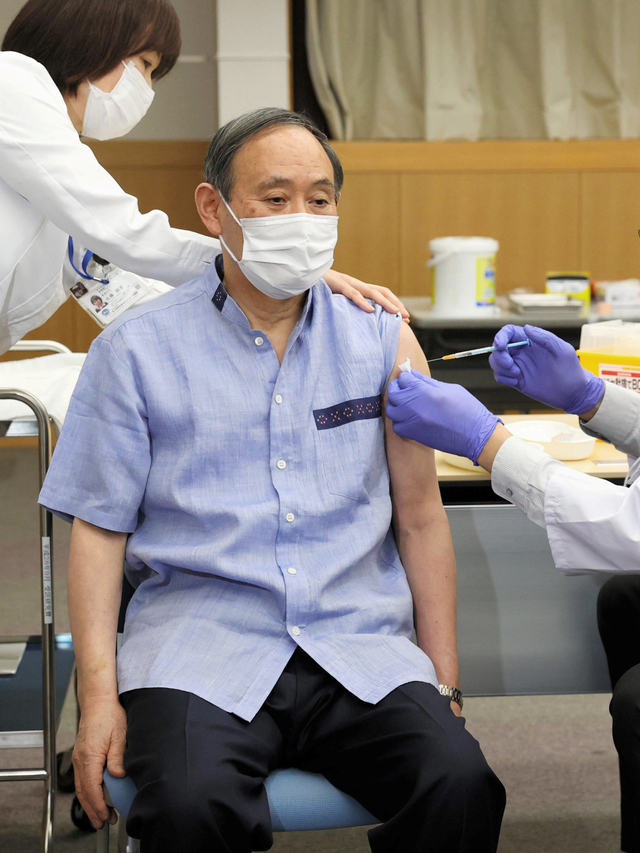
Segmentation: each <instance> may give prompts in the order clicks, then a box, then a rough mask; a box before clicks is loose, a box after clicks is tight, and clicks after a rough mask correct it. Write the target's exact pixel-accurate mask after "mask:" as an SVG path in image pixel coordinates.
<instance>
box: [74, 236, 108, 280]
mask: <svg viewBox="0 0 640 853" xmlns="http://www.w3.org/2000/svg"><path fill="white" fill-rule="evenodd" d="M68 250H69V263H70V264H71V266H72V267H73V268H74V270H75V271H76V272H77V273H78V275H79V276H80V278H83V279H85V281H99V282H100V284H109V279H107V278H96V277H95V276H94V275H89V273H88V272H87V267H88V266H89V261H90V260H91V258H92V257H93V252H90V251H87V252H85V253H84V258H83V259H82V269H81V270H79V269H78V267H77V266H76V265H75V264H74V262H73V254H74V249H73V237H71V236H70V237H69V244H68Z"/></svg>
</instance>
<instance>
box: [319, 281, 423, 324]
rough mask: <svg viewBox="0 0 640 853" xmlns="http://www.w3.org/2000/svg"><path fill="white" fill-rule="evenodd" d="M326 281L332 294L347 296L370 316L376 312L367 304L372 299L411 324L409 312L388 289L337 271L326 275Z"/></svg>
mask: <svg viewBox="0 0 640 853" xmlns="http://www.w3.org/2000/svg"><path fill="white" fill-rule="evenodd" d="M324 280H325V281H326V282H327V284H328V285H329V287H330V288H331V292H332V293H340V294H341V295H342V296H346V297H347V299H350V300H351V301H352V302H353V303H354V304H355V305H357V306H358V308H362V310H363V311H366V312H367V313H368V314H372V313H373V312H374V311H375V310H376V309H375V308H374V307H373V305H369V303H368V302H367V299H372V300H373V301H374V302H377V303H378V305H380V306H381V307H382V308H384V310H385V311H387V312H388V313H389V314H402V318H403V320H404V321H405V323H408V322H409V312H408V311H407V309H406V308H405V307H404V305H403V304H402V302H401V301H400V300H399V299H398V297H397V296H396V295H395V294H394V293H392V291H391V290H389V288H388V287H381V286H380V285H378V284H367V283H366V282H364V281H360V279H358V278H353V276H351V275H347V274H346V273H342V272H336V271H335V270H329V272H328V273H325V275H324Z"/></svg>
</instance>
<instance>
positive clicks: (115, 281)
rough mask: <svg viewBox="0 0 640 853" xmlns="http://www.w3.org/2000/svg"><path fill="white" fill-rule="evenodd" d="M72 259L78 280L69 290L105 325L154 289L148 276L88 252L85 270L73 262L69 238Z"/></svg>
mask: <svg viewBox="0 0 640 853" xmlns="http://www.w3.org/2000/svg"><path fill="white" fill-rule="evenodd" d="M69 259H70V261H71V263H72V266H73V269H74V270H75V271H76V272H77V273H78V276H79V277H78V279H77V281H76V282H75V284H73V285H71V287H70V288H69V291H70V293H71V295H72V296H73V298H74V299H75V300H76V302H78V303H79V304H80V306H81V307H82V308H83V309H84V310H85V311H86V312H87V314H90V315H91V316H92V317H93V319H94V320H95V321H96V323H97V324H98V325H99V326H102V327H103V328H104V327H105V326H108V325H109V323H111V322H112V321H113V320H115V319H116V317H119V316H120V314H122V312H123V311H126V310H127V309H128V308H131V307H132V306H133V305H136V304H137V303H138V302H139V301H140V300H141V299H142V298H143V297H145V296H146V295H147V294H148V293H149V291H150V290H151V284H150V282H149V281H147V279H145V278H142V277H141V276H139V275H136V274H135V273H132V272H127V271H126V270H122V269H120V268H119V267H116V266H115V265H114V264H110V263H109V262H108V261H102V259H101V258H98V257H96V256H95V255H92V254H91V253H90V252H87V253H86V255H85V260H84V261H83V263H82V271H81V270H80V269H78V267H76V266H75V264H74V263H73V242H72V240H71V239H70V241H69Z"/></svg>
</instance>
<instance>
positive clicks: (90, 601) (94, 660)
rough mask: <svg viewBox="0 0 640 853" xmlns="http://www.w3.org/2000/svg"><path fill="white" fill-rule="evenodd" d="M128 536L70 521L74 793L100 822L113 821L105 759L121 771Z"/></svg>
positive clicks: (115, 772)
mask: <svg viewBox="0 0 640 853" xmlns="http://www.w3.org/2000/svg"><path fill="white" fill-rule="evenodd" d="M126 541H127V534H126V533H115V532H113V531H111V530H103V529H102V528H100V527H95V526H94V525H92V524H88V523H87V522H85V521H82V520H81V519H79V518H76V519H75V521H74V522H73V532H72V536H71V549H70V552H69V577H68V600H69V619H70V622H71V632H72V634H73V648H74V652H75V656H76V666H77V672H78V702H79V704H80V725H79V728H78V736H77V738H76V745H75V748H74V750H73V767H74V774H75V784H76V793H77V795H78V798H79V800H80V802H81V804H82V807H83V809H84V810H85V811H86V813H87V815H88V816H89V818H90V820H91V821H92V823H93V824H94V826H96V827H98V828H99V827H100V826H102V824H103V822H104V821H105V820H109V822H110V823H115V822H116V817H115V813H114V812H113V811H112V812H111V813H110V811H109V809H108V808H107V805H106V803H105V801H104V796H103V793H102V773H103V770H104V766H105V764H106V765H107V767H108V769H109V772H110V773H112V774H113V775H114V776H124V766H123V755H124V748H125V742H126V733H127V718H126V714H125V711H124V708H123V707H122V705H121V704H120V702H119V700H118V684H117V680H116V629H117V623H118V611H119V607H120V596H121V592H122V564H123V561H124V550H125V545H126Z"/></svg>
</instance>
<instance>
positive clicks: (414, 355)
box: [384, 323, 442, 525]
mask: <svg viewBox="0 0 640 853" xmlns="http://www.w3.org/2000/svg"><path fill="white" fill-rule="evenodd" d="M407 358H410V359H411V367H412V369H414V370H419V371H420V372H421V373H425V374H426V375H427V376H429V375H430V373H429V365H428V364H427V359H426V356H425V354H424V352H423V351H422V348H421V346H420V344H419V343H418V341H417V340H416V336H415V335H414V334H413V332H412V331H411V329H410V328H409V326H407V325H406V324H405V323H403V324H402V328H401V329H400V340H399V341H398V352H397V356H396V361H395V367H394V369H393V372H392V374H391V377H390V379H389V381H392V380H393V379H396V378H397V377H398V375H399V374H400V369H399V368H398V365H399V364H402V363H403V362H405V361H406V360H407ZM386 402H387V401H386V393H385V408H386ZM384 419H385V441H386V449H387V462H388V464H389V475H390V478H391V489H392V496H393V503H394V513H397V512H400V514H401V516H402V518H400V519H397V520H399V521H400V522H401V523H402V524H403V525H404V524H411V522H412V516H413V513H414V512H417V513H419V514H420V516H421V520H424V517H425V516H424V514H425V512H430V511H434V510H435V511H441V509H442V501H441V498H440V490H439V488H438V478H437V476H436V466H435V457H434V452H433V450H432V449H431V448H430V447H425V446H424V445H423V444H418V442H416V441H411V440H410V439H407V438H401V437H400V436H398V435H396V434H395V432H394V431H393V424H392V422H391V421H390V420H389V419H388V418H387V417H386V414H385V415H384ZM416 521H419V519H417V518H416Z"/></svg>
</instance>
